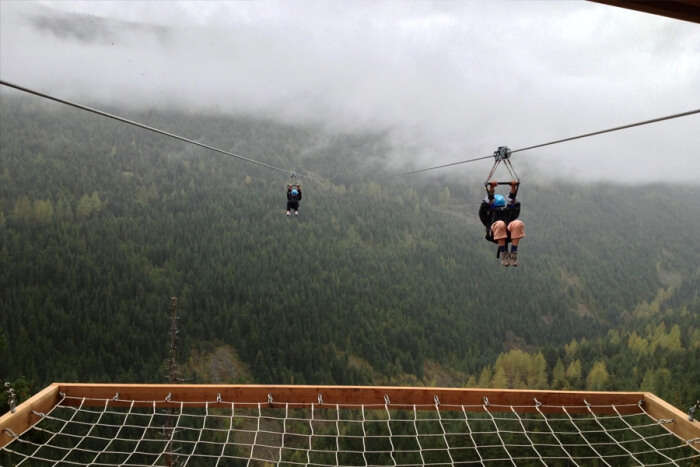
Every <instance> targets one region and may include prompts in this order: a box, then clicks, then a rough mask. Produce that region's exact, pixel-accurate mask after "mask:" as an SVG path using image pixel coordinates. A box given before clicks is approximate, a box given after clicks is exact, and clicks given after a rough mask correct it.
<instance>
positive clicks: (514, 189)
mask: <svg viewBox="0 0 700 467" xmlns="http://www.w3.org/2000/svg"><path fill="white" fill-rule="evenodd" d="M518 188H520V182H516V181H512V182H510V193H509V194H508V198H509V200H510V204H515V197H516V196H518Z"/></svg>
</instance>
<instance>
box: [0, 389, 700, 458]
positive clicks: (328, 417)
mask: <svg viewBox="0 0 700 467" xmlns="http://www.w3.org/2000/svg"><path fill="white" fill-rule="evenodd" d="M35 415H39V416H40V417H41V418H40V420H39V421H38V422H37V423H36V424H35V425H34V426H32V428H31V429H29V430H27V431H26V432H25V433H23V434H21V435H17V434H16V433H8V431H10V430H5V433H0V436H11V437H12V438H13V440H12V441H11V442H10V443H9V444H7V445H6V446H5V447H4V448H2V450H1V451H0V465H4V466H21V465H22V466H32V467H33V466H74V465H95V466H114V465H128V466H146V465H149V466H152V465H172V466H192V467H195V466H243V465H245V466H253V465H255V466H263V465H273V464H276V465H312V466H339V465H347V466H411V465H435V466H438V465H440V466H442V465H533V466H535V465H547V466H549V465H554V466H559V465H561V466H564V465H578V466H603V465H606V466H626V465H630V466H631V465H645V466H653V465H676V466H697V465H700V453H699V452H698V451H697V450H696V449H697V446H698V441H699V440H698V439H695V440H689V441H685V440H682V439H681V438H678V437H676V435H674V434H673V433H671V432H670V431H668V430H667V429H665V428H664V426H663V425H664V424H665V423H668V422H670V420H663V419H655V418H654V417H652V416H651V415H649V414H648V413H647V412H646V411H645V409H644V406H643V404H642V403H641V402H640V403H639V404H626V405H624V404H623V405H605V406H602V405H590V404H588V403H586V402H585V401H581V405H575V406H546V405H542V404H540V403H538V402H536V401H533V404H532V405H528V406H507V405H495V404H489V403H488V401H487V400H485V401H484V403H483V404H482V405H442V404H440V403H439V401H437V400H436V402H435V404H434V405H412V406H407V405H400V406H399V405H393V404H391V403H389V401H387V403H386V404H379V405H377V404H357V405H337V404H324V403H323V402H322V401H321V402H320V403H317V404H316V403H314V404H306V405H302V404H298V403H284V402H272V401H271V402H270V403H237V402H226V401H222V400H221V399H220V397H219V399H218V400H217V401H213V402H206V401H204V402H198V403H193V402H177V401H172V400H170V399H169V398H167V399H166V400H165V401H164V400H158V401H134V400H123V399H120V398H119V396H118V394H117V395H115V397H113V398H111V399H94V398H85V397H72V396H66V395H65V394H61V398H60V400H59V402H58V404H56V405H55V406H54V407H53V408H52V409H51V411H50V412H49V413H46V414H42V413H36V412H35Z"/></svg>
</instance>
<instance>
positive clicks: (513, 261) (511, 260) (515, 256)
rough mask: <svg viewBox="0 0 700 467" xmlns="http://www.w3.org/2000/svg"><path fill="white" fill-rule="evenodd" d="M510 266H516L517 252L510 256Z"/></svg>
mask: <svg viewBox="0 0 700 467" xmlns="http://www.w3.org/2000/svg"><path fill="white" fill-rule="evenodd" d="M510 265H511V266H515V267H517V266H518V252H517V251H515V252H513V253H511V254H510Z"/></svg>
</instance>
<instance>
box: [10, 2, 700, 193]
mask: <svg viewBox="0 0 700 467" xmlns="http://www.w3.org/2000/svg"><path fill="white" fill-rule="evenodd" d="M0 76H1V77H2V79H5V80H8V81H13V82H16V83H18V84H23V85H25V86H28V87H34V88H38V89H40V90H43V91H47V92H50V93H54V94H56V95H58V96H63V97H70V98H75V99H81V100H84V101H89V102H91V103H100V104H110V105H114V104H128V105H129V106H131V107H132V108H134V107H153V106H156V107H165V106H175V107H182V108H188V109H192V110H206V111H220V112H229V113H243V114H252V115H256V116H261V117H267V118H273V119H277V120H280V121H283V122H287V123H302V124H306V123H313V124H322V125H326V126H328V127H329V128H330V129H331V130H334V131H364V130H382V131H384V130H390V131H389V134H390V135H391V137H392V140H393V142H394V145H395V148H394V151H393V156H394V157H395V158H396V159H398V160H402V161H408V160H410V161H414V162H415V163H416V164H418V165H419V166H422V165H434V164H439V163H443V162H450V161H453V160H459V159H465V158H469V157H473V156H479V155H483V154H488V153H490V152H491V151H493V149H495V147H496V146H499V145H509V146H511V147H512V148H517V147H522V146H527V145H531V144H535V143H539V142H543V141H546V140H549V139H556V138H561V137H566V136H571V135H574V134H578V133H582V132H587V131H592V130H597V129H602V128H605V127H609V126H616V125H619V124H624V123H629V122H633V121H637V120H643V119H648V118H653V117H657V116H662V115H666V114H671V113H677V112H681V111H685V110H689V109H694V108H699V107H700V25H698V24H694V23H689V22H684V21H679V20H673V19H670V18H664V17H659V16H654V15H650V14H645V13H639V12H634V11H629V10H623V9H619V8H614V7H609V6H604V5H599V4H595V3H590V2H584V1H523V0H520V1H509V2H497V1H488V2H486V1H482V2H466V1H460V2H447V1H440V2H409V1H403V2H398V1H397V2H370V1H367V2H360V1H356V2H329V1H318V2H301V1H282V2H255V3H252V2H251V3H248V2H203V1H198V2H191V3H187V2H181V3H172V2H164V1H153V2H144V3H138V2H134V1H129V2H114V3H113V2H106V1H100V2H67V1H62V2H38V3H30V2H25V1H21V2H20V1H2V2H0ZM698 148H700V116H692V117H687V118H684V119H679V120H674V121H670V122H665V123H660V124H656V125H652V126H646V127H642V128H638V129H632V130H626V131H622V132H619V133H615V134H612V135H607V136H599V137H595V138H590V139H585V140H581V141H578V142H572V143H565V144H562V145H558V146H554V147H551V148H546V149H541V150H535V151H532V152H525V153H522V154H519V155H518V157H519V158H522V159H523V162H524V159H525V158H527V160H528V163H534V164H536V165H537V166H538V167H541V168H543V169H552V170H554V172H552V174H556V175H561V174H566V175H575V176H578V177H584V178H586V179H588V180H597V179H608V180H609V179H615V180H621V181H626V182H636V181H652V180H681V181H697V179H698V177H700V151H699V149H698ZM251 156H254V155H251ZM514 162H516V160H515V158H514ZM516 163H517V162H516ZM447 170H450V169H447ZM460 170H463V171H464V172H465V173H466V172H469V171H478V172H479V173H481V172H486V171H488V163H480V164H474V165H473V166H470V167H469V166H465V167H464V168H463V169H460ZM543 173H544V170H543ZM547 173H550V172H547ZM484 175H485V174H484Z"/></svg>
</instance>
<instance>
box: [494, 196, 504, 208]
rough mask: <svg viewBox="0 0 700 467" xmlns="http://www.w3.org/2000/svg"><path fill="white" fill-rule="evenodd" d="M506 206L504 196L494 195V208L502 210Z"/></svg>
mask: <svg viewBox="0 0 700 467" xmlns="http://www.w3.org/2000/svg"><path fill="white" fill-rule="evenodd" d="M505 205H506V197H505V196H503V195H494V197H493V206H494V207H496V208H502V207H504V206H505Z"/></svg>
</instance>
